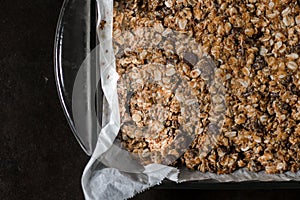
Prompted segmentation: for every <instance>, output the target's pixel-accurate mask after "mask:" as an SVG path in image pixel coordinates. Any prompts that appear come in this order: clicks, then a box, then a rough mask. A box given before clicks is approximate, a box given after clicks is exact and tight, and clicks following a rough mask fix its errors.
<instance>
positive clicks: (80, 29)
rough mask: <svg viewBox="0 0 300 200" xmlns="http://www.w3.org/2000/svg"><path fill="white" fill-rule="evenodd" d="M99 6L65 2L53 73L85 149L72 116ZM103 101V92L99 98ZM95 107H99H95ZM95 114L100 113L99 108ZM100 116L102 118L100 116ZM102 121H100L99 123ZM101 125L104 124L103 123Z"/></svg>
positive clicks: (209, 184) (210, 184) (212, 185)
mask: <svg viewBox="0 0 300 200" xmlns="http://www.w3.org/2000/svg"><path fill="white" fill-rule="evenodd" d="M96 19H97V13H96V2H95V1H94V0H85V1H82V0H65V1H64V3H63V6H62V9H61V13H60V16H59V20H58V24H57V30H56V35H55V44H54V65H55V67H54V72H55V78H56V85H57V91H58V95H59V99H60V102H61V106H62V108H63V111H64V113H65V116H66V118H67V121H68V123H69V125H70V128H71V130H72V132H73V134H74V136H75V137H76V139H77V140H78V142H79V144H80V145H81V147H82V149H83V150H84V151H85V152H86V153H87V154H88V155H91V149H90V147H88V146H87V145H86V144H85V141H84V140H83V139H82V137H81V136H80V135H79V134H78V133H77V131H76V127H75V125H74V121H73V116H72V114H73V113H72V89H73V85H74V81H75V78H76V75H77V72H78V70H79V67H80V65H81V64H82V62H83V61H84V60H85V59H86V58H87V57H88V55H89V54H90V53H91V52H92V51H93V49H94V48H95V47H96V45H97V37H96ZM96 96H97V98H98V99H101V91H99V93H98V94H97V95H96ZM95 107H96V106H95ZM96 112H98V113H101V112H102V111H101V109H100V108H96ZM98 116H100V115H98ZM98 120H100V121H101V118H100V119H98ZM100 124H101V123H100ZM155 188H156V189H296V188H297V189H298V188H300V182H296V181H290V182H257V181H252V182H242V183H234V182H230V183H220V182H216V181H193V182H186V183H181V184H176V183H173V182H169V181H165V182H164V183H163V184H162V185H160V186H157V187H155Z"/></svg>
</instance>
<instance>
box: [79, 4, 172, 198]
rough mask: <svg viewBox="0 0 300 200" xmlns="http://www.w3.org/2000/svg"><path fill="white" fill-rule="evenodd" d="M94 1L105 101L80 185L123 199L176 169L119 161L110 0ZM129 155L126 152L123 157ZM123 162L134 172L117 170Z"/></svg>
mask: <svg viewBox="0 0 300 200" xmlns="http://www.w3.org/2000/svg"><path fill="white" fill-rule="evenodd" d="M97 4H98V22H97V24H98V27H100V24H101V22H104V21H105V28H104V29H98V31H97V33H98V37H99V41H100V47H99V54H98V55H99V56H100V58H99V63H100V79H101V84H102V90H103V93H104V97H105V104H107V105H106V107H105V115H104V116H103V118H104V119H103V121H104V124H102V127H103V128H102V129H101V131H100V134H99V135H98V141H97V144H96V147H95V150H94V152H93V154H92V157H91V159H90V161H89V163H88V164H87V166H86V167H85V170H84V172H83V176H82V187H83V192H84V196H85V198H86V199H87V200H98V199H99V200H100V199H127V198H130V197H132V196H134V195H135V194H137V193H139V192H141V191H143V190H145V189H147V188H149V187H152V186H154V185H158V184H160V183H161V182H162V180H164V179H165V178H169V179H170V180H172V181H177V174H178V170H177V169H176V168H173V167H169V166H164V165H159V164H150V165H147V166H145V167H143V166H139V165H132V162H120V161H121V159H122V158H123V159H124V154H126V152H125V151H122V150H120V149H119V148H118V147H117V146H115V145H113V142H114V140H115V138H116V136H117V134H118V131H119V129H120V114H119V107H118V105H119V104H118V94H117V80H118V74H117V72H116V66H115V59H114V52H113V47H112V21H113V15H112V14H113V1H112V0H97ZM118 152H119V153H118ZM111 154H113V156H112V155H111ZM130 159H131V158H130V157H129V156H128V159H127V161H129V160H130ZM125 161H126V159H125ZM103 163H105V164H106V165H104V164H103ZM124 166H125V168H127V169H129V170H130V171H133V172H135V173H130V172H127V173H126V172H121V171H120V170H119V169H122V168H124ZM112 167H114V168H112ZM125 171H126V170H125ZM127 171H128V170H127ZM136 172H140V173H136Z"/></svg>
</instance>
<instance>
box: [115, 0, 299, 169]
mask: <svg viewBox="0 0 300 200" xmlns="http://www.w3.org/2000/svg"><path fill="white" fill-rule="evenodd" d="M298 2H299V1H296V0H214V1H213V0H164V1H159V0H146V1H145V0H117V1H115V3H114V24H113V27H114V33H113V34H114V39H115V41H116V44H115V50H116V56H117V62H116V63H117V71H118V73H119V74H120V76H121V79H122V77H124V76H125V75H126V76H129V77H131V78H132V79H133V82H137V85H135V84H132V85H131V86H130V87H133V88H134V87H137V88H135V90H136V91H137V92H136V93H135V94H134V95H132V96H131V97H128V96H126V95H125V94H124V93H126V92H125V91H126V90H127V89H128V88H126V87H124V88H120V89H119V92H120V94H121V95H120V96H121V97H122V98H131V105H130V109H129V110H128V109H127V110H126V108H125V107H126V105H124V104H125V103H122V102H121V101H120V109H121V113H122V116H124V118H125V119H126V118H128V120H129V119H133V121H134V122H136V126H141V127H142V126H144V125H145V123H148V122H149V120H148V118H149V116H148V118H147V115H149V113H150V115H152V114H153V115H156V112H155V111H151V112H149V109H150V108H151V106H152V104H154V103H155V101H160V100H161V101H162V100H163V101H166V102H167V104H166V106H167V107H169V112H166V113H165V115H166V116H165V115H164V114H163V115H162V116H160V117H161V118H162V121H163V120H166V121H167V123H166V124H165V125H164V127H159V126H158V127H156V129H155V130H159V132H160V133H161V134H160V136H159V138H153V137H150V139H147V137H146V136H144V135H143V134H145V133H135V134H134V135H132V134H133V132H134V130H131V129H130V130H129V129H128V127H126V126H123V127H122V128H121V131H120V138H121V140H122V143H123V144H124V146H125V147H126V148H127V149H128V150H130V151H132V152H135V153H138V154H139V155H142V156H144V157H147V155H148V153H149V152H151V151H155V149H156V150H159V149H161V148H163V147H162V145H168V144H169V143H170V142H171V141H172V139H173V138H174V137H176V135H178V134H179V133H178V131H177V128H178V126H179V125H181V126H185V124H184V123H183V121H182V120H181V119H180V114H178V102H176V100H174V99H172V97H173V96H174V94H172V92H170V91H172V87H175V86H173V85H172V83H174V80H171V78H172V76H174V74H178V76H179V77H180V78H181V79H184V80H186V82H187V86H186V87H189V88H191V91H192V93H191V95H194V96H196V97H197V100H198V103H199V105H200V108H199V109H200V111H199V113H200V114H199V116H198V115H197V113H193V111H191V116H195V115H197V119H198V121H197V131H195V138H194V141H193V142H192V144H191V145H190V147H189V149H188V150H187V151H186V152H185V153H184V155H183V156H182V157H181V159H180V161H181V162H182V164H184V165H186V166H187V167H188V168H190V169H198V170H200V171H201V172H214V173H218V174H223V173H232V172H233V171H235V170H237V169H239V168H243V167H246V168H248V169H249V170H250V171H254V172H258V171H260V170H265V171H266V172H267V173H283V172H286V171H292V172H296V171H298V170H299V169H300V160H299V159H300V68H299V66H300V58H299V54H300V43H299V37H300V5H299V3H298ZM144 27H151V30H152V31H145V29H143V28H144ZM131 30H134V31H135V33H133V32H132V31H131ZM172 30H174V31H178V32H180V33H184V34H185V35H188V36H191V37H192V38H194V39H195V41H197V43H198V44H199V45H198V46H195V45H191V46H189V45H188V44H185V43H184V42H182V41H181V39H182V38H178V39H175V40H168V39H165V38H164V37H165V36H168V34H169V33H170V32H172ZM124 33H126V34H124ZM136 33H138V34H136ZM178 37H179V36H178ZM139 41H141V42H142V41H151V44H154V45H156V46H159V47H161V48H152V47H151V46H148V47H147V48H134V47H136V46H139V47H141V46H142V44H138V45H137V43H138V42H139ZM178 41H180V42H178ZM145 44H146V43H145ZM120 52H121V53H120ZM203 54H206V55H209V56H210V57H211V58H212V59H213V61H214V64H215V65H216V68H217V69H216V71H215V75H216V74H218V78H219V81H220V82H221V83H220V84H221V85H223V86H224V88H225V102H226V107H223V106H222V104H220V105H221V106H217V107H215V106H212V105H211V104H212V102H218V101H222V99H221V97H219V96H217V95H215V96H214V95H212V94H211V93H212V92H211V91H208V87H207V84H206V81H207V80H208V79H210V78H211V77H210V76H209V74H205V70H204V71H203V70H199V68H197V65H199V63H200V62H201V58H202V56H203ZM186 60H188V62H186ZM152 63H155V64H160V65H161V66H163V67H161V68H160V67H158V69H159V70H154V71H153V77H154V78H155V79H156V80H160V79H162V82H163V83H164V86H165V87H166V89H167V90H165V91H158V90H161V88H159V87H156V86H153V85H148V86H145V87H144V88H139V84H142V83H143V81H144V80H146V79H147V75H146V74H145V73H144V74H143V73H140V71H139V72H137V71H138V70H139V68H140V66H144V65H147V64H148V65H149V64H150V65H151V64H152ZM200 64H201V63H200ZM156 67H157V66H156ZM135 70H137V71H136V72H135ZM127 73H131V74H130V75H128V74H127ZM200 74H201V76H200ZM141 82H142V83H141ZM128 87H129V86H128ZM168 89H169V90H168ZM153 94H155V95H156V96H155V95H154V96H153ZM157 95H158V96H157ZM159 95H161V96H159ZM172 95H173V96H172ZM179 96H180V94H179ZM219 99H221V100H219ZM124 102H125V101H124ZM212 107H214V111H216V112H217V111H220V112H222V111H223V110H224V109H226V110H225V116H224V124H223V126H222V129H221V134H220V136H219V137H218V138H217V144H216V146H214V147H213V148H212V149H210V150H209V151H208V152H206V153H205V154H203V153H201V152H203V151H202V150H203V148H205V146H203V141H204V139H203V138H204V137H207V135H208V133H207V131H208V125H209V123H210V122H211V121H212V120H213V119H210V115H211V114H210V110H211V109H213V108H212ZM157 109H159V108H157ZM147 113H148V114H147ZM170 113H171V114H170ZM158 118H159V117H158ZM147 120H148V122H147ZM125 121H126V120H125ZM193 123H196V122H193ZM153 124H155V123H154V122H153ZM126 128H127V129H126ZM186 128H188V127H186ZM138 135H140V137H138ZM166 138H168V139H166ZM162 142H163V143H162ZM169 154H171V155H174V156H178V152H176V151H175V152H171V153H170V152H169V153H167V154H166V155H169ZM163 156H164V155H163ZM153 160H154V161H156V162H160V159H157V157H155V158H153Z"/></svg>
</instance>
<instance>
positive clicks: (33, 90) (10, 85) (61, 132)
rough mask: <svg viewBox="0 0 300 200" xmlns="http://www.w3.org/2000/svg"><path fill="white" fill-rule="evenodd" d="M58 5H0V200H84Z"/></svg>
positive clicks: (42, 1)
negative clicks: (56, 71) (58, 34)
mask: <svg viewBox="0 0 300 200" xmlns="http://www.w3.org/2000/svg"><path fill="white" fill-rule="evenodd" d="M61 5H62V0H31V1H24V0H14V1H11V0H0V45H1V46H0V199H1V200H23V199H25V200H27V199H28V200H40V199H43V200H48V199H51V200H52V199H53V200H57V199H59V200H60V199H63V200H64V199H72V200H77V199H78V200H82V199H83V194H82V190H81V185H80V178H81V174H82V171H83V168H84V166H85V165H86V163H87V161H88V157H87V156H86V155H85V154H84V152H83V151H82V150H81V148H80V146H79V145H78V144H77V141H76V140H75V138H74V137H73V135H72V133H71V131H70V129H69V127H68V124H67V121H66V120H65V117H64V115H63V112H62V110H61V107H60V104H59V101H58V97H57V93H56V88H55V82H54V76H53V61H52V60H53V53H52V52H53V40H54V33H55V28H56V22H57V18H58V14H59V11H60V7H61ZM182 195H184V196H190V195H192V196H193V199H286V198H287V197H289V198H291V199H298V198H297V195H298V196H299V190H276V191H274V190H273V191H272V190H265V191H262V190H260V191H253V190H250V191H249V190H246V191H242V190H240V191H237V190H235V191H232V190H226V191H216V190H159V189H152V190H149V191H147V192H145V193H143V194H141V195H138V196H137V197H135V198H134V199H145V200H146V199H179V197H180V196H182Z"/></svg>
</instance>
